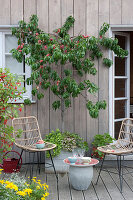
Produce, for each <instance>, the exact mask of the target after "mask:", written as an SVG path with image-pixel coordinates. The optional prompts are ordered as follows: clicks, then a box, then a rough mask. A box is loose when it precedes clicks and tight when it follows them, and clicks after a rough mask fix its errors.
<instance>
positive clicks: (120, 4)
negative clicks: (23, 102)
mask: <svg viewBox="0 0 133 200" xmlns="http://www.w3.org/2000/svg"><path fill="white" fill-rule="evenodd" d="M132 10H133V0H4V1H3V0H0V25H10V24H17V23H18V21H19V20H22V19H24V20H25V21H28V20H29V17H30V16H31V15H32V14H37V15H38V17H39V26H40V28H42V29H43V30H44V31H46V32H52V30H54V29H55V28H58V27H60V26H61V25H62V24H63V23H64V21H65V19H66V18H67V17H68V16H69V15H72V16H74V18H75V20H76V21H75V25H74V28H73V29H72V30H71V32H70V34H71V35H77V34H79V33H82V34H89V35H95V36H97V35H98V31H99V28H100V26H101V25H102V24H103V22H108V23H110V24H133V12H132ZM106 54H108V53H106ZM95 64H96V68H97V70H98V73H97V76H95V77H89V78H90V79H91V80H92V81H94V82H95V83H96V84H97V85H98V86H99V88H100V90H99V93H98V94H97V96H95V97H93V96H91V95H90V94H87V98H88V99H91V100H93V101H94V102H95V101H97V100H102V99H105V100H106V101H107V103H108V95H109V92H108V90H109V88H108V69H107V68H105V67H104V66H102V64H101V62H96V63H95ZM74 76H76V74H74ZM53 98H54V97H53V95H52V94H51V93H50V92H47V93H46V94H45V98H44V99H43V100H41V101H37V102H36V103H35V104H32V106H30V107H29V106H25V108H24V113H22V115H23V116H24V115H25V116H29V115H35V116H37V118H38V121H39V125H40V129H41V132H42V135H44V134H46V133H48V132H49V131H50V130H52V129H54V130H55V129H56V128H61V112H60V110H59V111H56V112H55V111H53V110H52V107H51V102H52V101H53ZM108 113H109V112H108V106H107V109H106V110H105V111H100V114H99V118H98V119H92V118H90V116H89V113H88V111H87V110H86V106H85V101H84V99H83V97H82V96H81V97H79V98H77V99H76V100H75V101H74V102H73V106H72V108H69V109H68V110H67V111H66V113H65V129H66V130H69V131H74V132H77V133H79V134H80V135H81V136H82V137H84V138H85V139H86V140H87V141H88V142H89V143H90V142H91V140H92V138H93V136H94V135H95V134H97V133H104V132H106V131H108V124H109V116H108Z"/></svg>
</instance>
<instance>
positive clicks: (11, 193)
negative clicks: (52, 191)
mask: <svg viewBox="0 0 133 200" xmlns="http://www.w3.org/2000/svg"><path fill="white" fill-rule="evenodd" d="M48 195H49V193H48V185H47V184H46V183H43V184H42V183H41V180H36V177H34V178H33V179H32V182H31V183H28V182H27V181H26V180H25V179H24V178H23V177H19V176H18V175H17V174H13V175H12V176H11V178H10V179H9V180H8V181H7V180H0V197H2V199H4V200H23V199H25V200H45V199H46V198H47V196H48Z"/></svg>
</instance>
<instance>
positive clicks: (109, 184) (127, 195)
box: [1, 163, 133, 200]
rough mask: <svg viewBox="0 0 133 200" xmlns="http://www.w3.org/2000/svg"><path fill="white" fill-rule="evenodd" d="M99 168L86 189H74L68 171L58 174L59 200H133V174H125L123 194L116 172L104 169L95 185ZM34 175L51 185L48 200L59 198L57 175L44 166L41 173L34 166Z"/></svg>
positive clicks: (23, 168) (22, 170) (23, 171)
mask: <svg viewBox="0 0 133 200" xmlns="http://www.w3.org/2000/svg"><path fill="white" fill-rule="evenodd" d="M132 164H133V163H131V165H132ZM98 170H99V167H94V175H93V180H92V182H91V185H90V186H89V188H88V190H86V191H77V190H74V189H73V188H72V187H71V185H70V183H69V175H68V174H67V173H66V174H58V179H59V200H110V199H112V200H123V199H124V200H133V174H127V175H125V176H124V181H123V193H122V194H121V193H120V190H119V177H118V175H116V174H112V173H108V172H105V171H102V172H101V177H100V179H99V182H98V184H97V185H95V182H96V179H97V175H98ZM110 170H112V171H114V172H116V168H110ZM25 171H26V170H25V167H22V168H21V172H20V174H21V175H22V174H24V173H25ZM124 171H125V172H127V169H124ZM9 175H10V174H8V176H9ZM1 176H3V174H2V175H1ZM27 176H28V174H27ZM34 176H36V177H37V178H38V179H41V180H42V182H46V183H47V184H48V185H49V193H50V195H49V197H48V200H57V199H58V195H57V182H56V178H55V175H54V174H52V173H48V172H46V173H45V172H44V169H43V168H42V169H41V173H40V174H38V173H37V170H36V169H35V168H34Z"/></svg>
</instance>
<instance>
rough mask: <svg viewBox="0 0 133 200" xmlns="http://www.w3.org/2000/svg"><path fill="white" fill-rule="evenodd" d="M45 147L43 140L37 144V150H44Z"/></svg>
mask: <svg viewBox="0 0 133 200" xmlns="http://www.w3.org/2000/svg"><path fill="white" fill-rule="evenodd" d="M44 146H45V143H44V141H43V140H38V142H36V148H37V149H42V148H44Z"/></svg>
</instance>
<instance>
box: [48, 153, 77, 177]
mask: <svg viewBox="0 0 133 200" xmlns="http://www.w3.org/2000/svg"><path fill="white" fill-rule="evenodd" d="M72 156H73V154H72V152H69V151H63V150H61V153H60V155H59V156H56V157H53V162H54V165H55V169H56V171H57V172H58V173H66V172H68V171H69V166H68V165H66V164H65V163H64V162H63V160H64V159H65V158H68V157H72ZM45 161H46V163H47V162H48V163H51V160H50V159H49V158H46V159H45ZM46 171H48V172H53V167H50V168H47V169H46Z"/></svg>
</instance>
